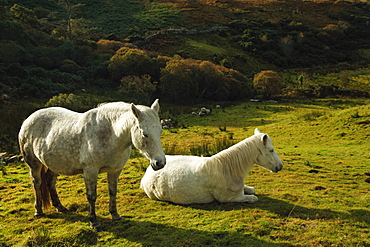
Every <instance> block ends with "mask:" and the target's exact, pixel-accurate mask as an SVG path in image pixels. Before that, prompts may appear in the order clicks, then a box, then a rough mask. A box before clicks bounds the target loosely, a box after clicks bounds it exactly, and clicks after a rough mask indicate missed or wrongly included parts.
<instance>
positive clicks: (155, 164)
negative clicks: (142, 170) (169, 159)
mask: <svg viewBox="0 0 370 247" xmlns="http://www.w3.org/2000/svg"><path fill="white" fill-rule="evenodd" d="M150 165H151V166H152V168H153V170H154V171H157V170H160V169H162V168H163V167H164V166H165V165H166V158H164V159H163V160H151V161H150Z"/></svg>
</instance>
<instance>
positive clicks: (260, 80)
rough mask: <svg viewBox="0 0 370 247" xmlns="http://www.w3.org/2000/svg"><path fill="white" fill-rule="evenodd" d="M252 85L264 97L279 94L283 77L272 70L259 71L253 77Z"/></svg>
mask: <svg viewBox="0 0 370 247" xmlns="http://www.w3.org/2000/svg"><path fill="white" fill-rule="evenodd" d="M253 83H254V87H255V88H256V89H257V91H258V92H260V93H261V94H262V95H263V96H264V97H266V98H268V97H271V96H273V95H277V94H280V93H281V91H282V89H283V79H282V78H281V77H280V76H279V74H278V73H276V72H275V71H272V70H265V71H261V72H260V73H258V74H256V75H255V76H254V79H253Z"/></svg>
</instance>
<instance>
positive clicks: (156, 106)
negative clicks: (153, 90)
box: [151, 99, 159, 113]
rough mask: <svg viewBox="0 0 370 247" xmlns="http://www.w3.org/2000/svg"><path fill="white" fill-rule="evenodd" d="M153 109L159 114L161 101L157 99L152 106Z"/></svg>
mask: <svg viewBox="0 0 370 247" xmlns="http://www.w3.org/2000/svg"><path fill="white" fill-rule="evenodd" d="M151 108H152V109H153V110H155V111H156V112H157V113H158V112H159V99H156V100H155V101H154V102H153V104H152V106H151Z"/></svg>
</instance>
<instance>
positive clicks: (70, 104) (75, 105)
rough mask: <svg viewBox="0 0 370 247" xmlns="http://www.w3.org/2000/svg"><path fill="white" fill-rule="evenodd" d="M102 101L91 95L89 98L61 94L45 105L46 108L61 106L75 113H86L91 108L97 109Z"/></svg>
mask: <svg viewBox="0 0 370 247" xmlns="http://www.w3.org/2000/svg"><path fill="white" fill-rule="evenodd" d="M101 102H102V101H101V99H99V98H96V97H92V96H91V95H87V96H78V95H75V94H72V93H70V94H64V93H60V94H58V95H56V96H53V97H52V98H50V99H49V101H48V102H47V103H46V104H45V106H46V107H52V106H59V107H64V108H68V109H70V110H73V111H78V112H84V111H87V110H89V109H91V108H94V107H96V105H97V104H99V103H101Z"/></svg>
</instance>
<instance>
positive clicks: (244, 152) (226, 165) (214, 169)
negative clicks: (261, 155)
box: [203, 136, 260, 183]
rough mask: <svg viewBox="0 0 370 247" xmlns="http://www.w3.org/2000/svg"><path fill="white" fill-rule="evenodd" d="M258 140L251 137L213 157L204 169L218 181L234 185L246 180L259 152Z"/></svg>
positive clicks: (207, 161)
mask: <svg viewBox="0 0 370 247" xmlns="http://www.w3.org/2000/svg"><path fill="white" fill-rule="evenodd" d="M258 140H259V139H258V138H256V136H251V137H249V138H247V139H245V140H243V141H241V142H239V143H237V144H235V145H233V146H231V147H229V148H228V149H225V150H223V151H221V152H219V153H217V154H215V155H213V156H212V157H210V158H208V159H206V161H205V163H204V167H203V169H205V170H206V172H207V174H209V175H210V176H212V177H214V178H215V179H217V181H221V180H226V181H227V182H230V183H232V182H233V181H235V180H238V179H244V177H245V176H246V175H247V173H248V172H249V170H250V169H251V168H252V167H253V165H254V161H255V160H254V159H255V157H256V154H255V153H257V152H260V151H259V150H258V145H259V143H258Z"/></svg>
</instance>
